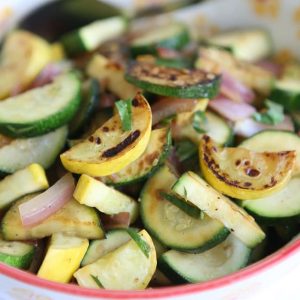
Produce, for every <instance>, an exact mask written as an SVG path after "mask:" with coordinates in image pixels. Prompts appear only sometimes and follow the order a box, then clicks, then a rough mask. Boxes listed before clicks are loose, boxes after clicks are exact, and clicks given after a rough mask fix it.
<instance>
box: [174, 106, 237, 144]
mask: <svg viewBox="0 0 300 300" xmlns="http://www.w3.org/2000/svg"><path fill="white" fill-rule="evenodd" d="M205 117H206V122H205V124H204V125H203V130H204V131H205V133H206V134H207V135H209V136H210V137H211V138H212V139H213V140H214V141H216V142H217V143H218V144H219V145H228V144H230V143H231V141H232V137H233V132H232V129H231V128H230V126H229V125H228V123H227V122H226V121H225V120H224V119H222V118H221V117H219V116H218V115H216V114H214V113H212V112H209V111H206V112H205ZM172 126H173V127H172V136H173V137H174V139H175V140H185V139H189V140H190V141H192V142H193V143H194V144H195V145H198V144H199V143H200V141H201V138H202V137H203V134H202V133H199V132H197V131H196V130H195V129H194V128H193V114H191V115H190V118H189V119H188V120H186V119H182V118H181V114H178V115H177V117H176V118H175V119H174V120H173V122H172Z"/></svg>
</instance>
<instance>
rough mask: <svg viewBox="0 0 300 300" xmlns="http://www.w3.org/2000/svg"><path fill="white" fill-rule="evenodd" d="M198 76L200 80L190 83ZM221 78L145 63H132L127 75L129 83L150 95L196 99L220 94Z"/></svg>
mask: <svg viewBox="0 0 300 300" xmlns="http://www.w3.org/2000/svg"><path fill="white" fill-rule="evenodd" d="M153 72H155V73H156V74H154V73H153ZM196 76H197V77H199V80H197V81H196V82H194V83H190V81H191V80H192V79H194V78H195V77H196ZM180 77H182V78H184V79H180ZM220 78H221V77H220V75H216V74H212V73H206V72H204V71H202V70H189V69H178V68H170V67H165V66H155V65H153V64H150V63H145V62H144V63H142V62H132V63H131V64H129V66H128V69H127V72H126V74H125V79H126V80H127V81H128V82H130V83H131V84H133V85H136V86H137V87H139V88H141V89H143V90H146V91H148V92H150V93H153V94H158V95H163V96H169V97H178V98H194V99H196V98H209V99H211V98H213V97H215V96H216V95H217V94H218V92H219V86H220ZM183 80H184V81H183Z"/></svg>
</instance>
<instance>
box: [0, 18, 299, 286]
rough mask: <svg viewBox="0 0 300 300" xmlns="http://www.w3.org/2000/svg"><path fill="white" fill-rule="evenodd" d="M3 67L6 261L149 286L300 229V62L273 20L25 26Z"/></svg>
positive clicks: (56, 273) (201, 273)
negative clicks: (226, 27) (279, 52)
mask: <svg viewBox="0 0 300 300" xmlns="http://www.w3.org/2000/svg"><path fill="white" fill-rule="evenodd" d="M0 74H1V82H0V98H1V101H0V133H1V135H0V171H1V174H2V176H3V179H2V180H1V181H0V209H1V217H0V222H1V235H0V262H2V263H5V264H9V265H10V266H12V267H15V268H20V269H23V270H25V271H27V272H32V273H35V274H36V276H38V277H41V278H44V279H47V280H51V281H56V282H61V283H69V282H72V283H76V284H78V285H80V286H84V287H90V288H98V289H121V290H137V289H145V288H147V287H154V286H162V285H173V284H179V283H184V282H203V281H206V280H210V279H214V278H218V277H220V276H224V275H226V274H229V273H231V272H235V271H237V270H239V269H241V268H243V267H246V266H247V265H248V264H251V263H253V262H254V261H257V260H259V259H261V258H263V257H264V256H266V255H268V254H270V253H271V252H272V251H275V250H276V249H277V248H278V247H281V246H282V245H283V244H284V243H286V242H287V241H288V240H289V239H291V238H292V237H293V235H295V234H297V233H298V231H299V226H298V221H299V217H300V197H299V193H298V189H299V172H300V137H299V133H297V131H298V130H299V126H300V121H299V115H300V110H299V109H300V96H299V95H300V92H299V82H300V62H298V61H296V60H295V59H290V60H288V61H285V62H282V61H281V62H278V61H277V60H276V56H274V53H273V47H272V40H271V37H270V36H269V34H268V32H266V31H264V30H263V29H252V28H249V29H248V30H243V31H242V30H236V31H232V32H225V33H220V34H218V35H216V36H212V37H209V38H207V37H206V38H201V39H199V40H193V39H192V38H191V35H190V33H189V29H188V27H186V25H184V24H181V23H178V22H176V21H170V22H168V23H166V24H163V25H160V26H157V27H156V26H155V24H152V27H149V28H148V29H147V30H139V31H136V30H133V28H132V27H131V24H130V23H129V22H128V21H127V20H125V19H124V18H123V17H120V16H117V17H112V18H107V19H104V20H99V21H96V22H94V23H92V24H89V25H86V26H84V27H82V28H78V29H77V30H75V31H73V32H70V33H66V34H64V35H62V36H61V38H60V39H59V40H58V41H57V42H56V43H54V44H50V43H49V42H47V41H46V40H45V39H44V38H43V37H40V36H37V35H35V34H33V33H30V32H27V31H23V30H17V29H16V30H14V31H12V32H10V33H8V35H7V36H6V38H5V40H4V41H3V46H2V49H1V62H0ZM283 233H284V234H283ZM36 253H39V255H35V254H36ZM41 253H42V254H43V255H40V254H41Z"/></svg>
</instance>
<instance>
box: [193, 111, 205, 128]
mask: <svg viewBox="0 0 300 300" xmlns="http://www.w3.org/2000/svg"><path fill="white" fill-rule="evenodd" d="M192 123H193V128H194V129H195V130H196V131H197V132H198V133H205V132H206V130H205V129H204V128H205V125H206V123H207V118H206V116H205V112H204V111H201V110H197V111H196V112H195V113H194V116H193V122H192Z"/></svg>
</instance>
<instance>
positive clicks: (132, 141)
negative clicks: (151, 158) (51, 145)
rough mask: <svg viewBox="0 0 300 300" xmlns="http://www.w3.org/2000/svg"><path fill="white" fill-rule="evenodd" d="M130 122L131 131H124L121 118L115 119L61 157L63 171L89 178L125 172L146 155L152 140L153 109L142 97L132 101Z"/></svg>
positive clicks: (114, 117) (115, 116)
mask: <svg viewBox="0 0 300 300" xmlns="http://www.w3.org/2000/svg"><path fill="white" fill-rule="evenodd" d="M131 122H132V124H131V125H132V126H131V130H130V131H123V130H122V123H121V120H120V117H119V115H118V114H116V115H114V116H113V117H112V118H110V119H109V120H108V121H107V122H105V123H104V124H103V125H102V126H101V127H100V128H99V129H97V130H96V131H95V132H94V133H93V134H92V135H91V136H90V137H89V138H87V139H86V140H84V141H83V142H81V143H79V144H77V145H75V146H74V147H72V148H71V149H70V150H68V151H66V152H65V153H63V154H62V155H61V156H60V158H61V161H62V163H63V165H64V167H65V168H66V169H67V170H69V171H70V172H72V173H77V174H87V175H90V176H106V175H110V174H113V173H116V172H118V171H120V170H122V169H123V168H124V167H126V166H127V165H129V164H130V163H131V162H133V161H134V160H136V159H137V158H138V157H140V156H141V155H142V154H143V152H144V151H145V149H146V147H147V145H148V142H149V139H150V134H151V124H152V114H151V108H150V106H149V104H148V102H147V100H146V99H145V98H144V97H143V96H142V95H141V94H139V93H138V94H137V95H136V97H135V98H134V99H133V100H132V121H131Z"/></svg>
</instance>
